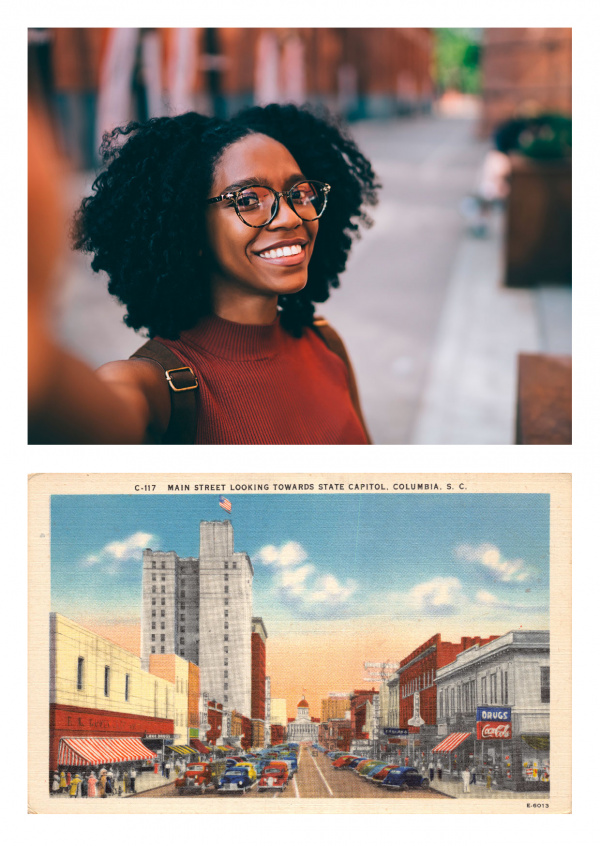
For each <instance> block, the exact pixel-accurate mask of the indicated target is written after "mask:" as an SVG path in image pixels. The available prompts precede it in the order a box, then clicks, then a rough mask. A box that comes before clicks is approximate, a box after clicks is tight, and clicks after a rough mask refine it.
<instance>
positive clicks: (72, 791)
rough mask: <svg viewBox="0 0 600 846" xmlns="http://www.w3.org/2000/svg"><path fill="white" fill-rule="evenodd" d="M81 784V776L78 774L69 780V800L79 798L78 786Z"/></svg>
mask: <svg viewBox="0 0 600 846" xmlns="http://www.w3.org/2000/svg"><path fill="white" fill-rule="evenodd" d="M80 784H81V776H80V775H79V773H75V775H74V776H73V778H72V779H71V784H70V785H69V796H70V797H71V799H77V797H78V796H79V785H80Z"/></svg>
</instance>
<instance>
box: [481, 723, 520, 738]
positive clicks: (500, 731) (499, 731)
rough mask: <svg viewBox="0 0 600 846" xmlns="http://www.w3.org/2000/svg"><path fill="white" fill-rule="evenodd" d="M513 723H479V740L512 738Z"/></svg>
mask: <svg viewBox="0 0 600 846" xmlns="http://www.w3.org/2000/svg"><path fill="white" fill-rule="evenodd" d="M511 737H512V723H490V722H484V723H477V740H510V738H511Z"/></svg>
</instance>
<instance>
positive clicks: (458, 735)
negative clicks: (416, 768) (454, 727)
mask: <svg viewBox="0 0 600 846" xmlns="http://www.w3.org/2000/svg"><path fill="white" fill-rule="evenodd" d="M467 737H471V732H470V731H455V732H454V734H449V735H448V737H446V738H445V739H444V740H442V742H441V743H438V745H437V746H434V747H433V749H432V750H431V751H432V752H454V750H455V749H457V748H458V747H459V746H460V744H461V743H462V742H463V741H465V740H466V739H467Z"/></svg>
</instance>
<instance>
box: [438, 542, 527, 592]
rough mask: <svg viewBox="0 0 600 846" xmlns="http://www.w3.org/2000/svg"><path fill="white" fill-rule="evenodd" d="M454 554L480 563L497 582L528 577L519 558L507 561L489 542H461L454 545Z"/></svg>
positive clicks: (523, 579)
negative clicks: (477, 544) (475, 543)
mask: <svg viewBox="0 0 600 846" xmlns="http://www.w3.org/2000/svg"><path fill="white" fill-rule="evenodd" d="M454 554H455V555H456V557H457V558H459V559H460V560H462V561H468V562H472V563H474V564H481V566H482V567H485V569H486V570H487V572H488V573H490V574H491V575H492V576H493V578H494V579H495V580H496V581H499V582H524V581H526V580H527V579H528V578H529V573H528V572H527V570H525V567H524V563H523V560H522V559H521V558H515V559H514V561H508V560H506V559H505V558H504V556H503V555H502V553H501V552H500V550H499V549H498V547H497V546H493V545H492V544H490V543H483V544H480V545H479V546H471V545H470V544H468V543H463V544H461V545H460V546H457V547H456V549H455V550H454Z"/></svg>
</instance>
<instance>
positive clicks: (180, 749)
mask: <svg viewBox="0 0 600 846" xmlns="http://www.w3.org/2000/svg"><path fill="white" fill-rule="evenodd" d="M167 749H172V750H173V752H177V754H178V755H197V754H198V750H197V749H192V747H191V746H167Z"/></svg>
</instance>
